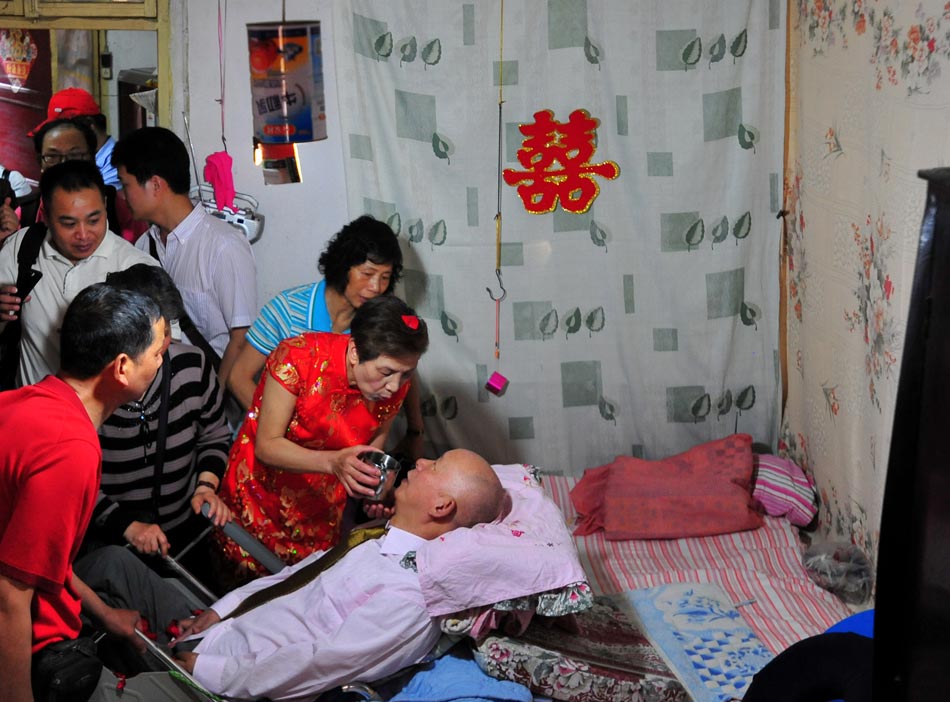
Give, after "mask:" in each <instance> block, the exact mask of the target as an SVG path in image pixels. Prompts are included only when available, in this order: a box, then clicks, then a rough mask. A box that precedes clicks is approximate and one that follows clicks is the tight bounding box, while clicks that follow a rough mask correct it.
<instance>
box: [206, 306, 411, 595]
mask: <svg viewBox="0 0 950 702" xmlns="http://www.w3.org/2000/svg"><path fill="white" fill-rule="evenodd" d="M428 345H429V335H428V331H427V329H426V324H425V322H424V321H422V320H421V319H420V318H419V317H417V316H416V314H415V312H413V310H412V309H410V308H409V307H408V306H407V305H406V304H405V303H404V302H403V301H402V300H400V299H399V298H396V297H393V296H391V295H383V296H381V297H377V298H375V299H372V300H369V301H367V302H366V303H364V304H363V305H362V306H361V307H360V308H359V309H357V310H356V313H355V315H354V317H353V322H352V324H351V327H350V334H349V335H343V334H327V333H322V332H313V333H306V334H301V335H300V336H296V337H293V338H290V339H287V340H285V341H283V342H281V344H280V345H279V346H278V347H277V348H276V349H275V350H274V352H273V353H272V354H271V355H270V356H269V357H268V358H267V364H266V366H265V368H264V373H263V374H262V377H261V380H260V382H259V383H258V385H257V390H256V391H255V393H254V399H253V401H252V403H251V407H250V408H249V410H248V413H247V415H246V417H245V419H244V424H243V425H242V426H241V431H240V433H239V434H238V437H237V440H236V441H235V443H234V446H233V447H232V448H231V454H230V458H229V463H228V469H227V472H226V473H225V476H224V480H223V482H222V484H221V497H222V498H223V499H224V501H225V503H227V505H228V506H229V507H230V508H231V511H232V512H233V513H234V515H235V518H236V519H238V520H239V521H240V523H241V524H242V525H243V526H244V528H245V529H247V530H248V531H249V532H251V534H253V535H254V536H255V537H257V538H258V539H259V540H260V541H261V542H262V543H263V544H264V545H265V546H267V547H268V548H269V549H270V550H271V551H273V552H274V553H275V554H276V555H277V556H278V557H279V558H280V559H281V560H283V561H284V562H286V563H288V564H293V563H296V562H298V561H299V560H301V559H302V558H304V557H306V556H308V555H309V554H311V553H313V552H314V551H320V550H325V549H328V548H330V547H331V546H333V545H334V544H335V543H336V542H337V541H338V540H339V538H340V521H341V517H342V514H343V507H344V505H345V503H346V497H347V495H350V496H352V497H372V496H373V492H374V489H375V488H376V486H377V485H378V484H379V479H380V472H379V470H378V469H377V468H376V467H375V466H371V465H369V464H366V463H363V462H362V461H360V460H359V459H358V458H357V455H358V454H360V453H362V452H363V451H368V450H382V448H383V444H384V443H385V441H386V436H387V434H388V433H389V428H390V426H391V424H392V421H393V418H394V417H395V416H396V415H397V414H398V412H399V408H400V406H401V405H402V402H403V399H404V398H405V396H406V392H407V391H408V389H409V380H410V378H411V377H412V374H413V372H414V371H415V368H416V364H417V363H418V362H419V357H420V356H421V355H422V354H423V353H425V351H426V349H427V348H428ZM215 538H216V540H217V542H218V544H219V545H220V547H221V550H222V551H223V553H224V555H225V556H226V558H227V559H228V560H229V561H231V562H232V563H234V564H235V565H236V566H237V571H238V572H237V573H236V575H237V576H238V579H247V578H249V577H251V578H253V577H257V576H258V575H263V574H266V573H265V572H263V571H262V569H261V566H260V565H259V564H258V563H257V562H256V561H255V560H254V559H253V558H251V557H250V556H248V555H247V553H246V552H245V551H243V550H242V549H241V548H240V547H238V546H237V545H235V544H234V543H233V542H230V541H228V540H227V539H226V538H224V537H221V536H220V534H216V536H215Z"/></svg>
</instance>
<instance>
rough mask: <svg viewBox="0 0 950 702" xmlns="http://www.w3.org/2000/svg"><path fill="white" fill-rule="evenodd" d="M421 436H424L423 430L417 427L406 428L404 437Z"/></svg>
mask: <svg viewBox="0 0 950 702" xmlns="http://www.w3.org/2000/svg"><path fill="white" fill-rule="evenodd" d="M423 434H425V429H423V428H422V427H419V428H418V429H414V428H413V427H406V436H422V435H423Z"/></svg>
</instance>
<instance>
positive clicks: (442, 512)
mask: <svg viewBox="0 0 950 702" xmlns="http://www.w3.org/2000/svg"><path fill="white" fill-rule="evenodd" d="M457 509H458V505H457V504H456V503H455V498H454V497H452V496H451V495H444V494H443V495H439V496H438V497H437V498H436V500H435V501H434V502H433V503H432V506H431V507H430V508H429V516H430V517H432V518H433V519H434V520H437V521H444V520H446V519H451V517H452V516H453V515H454V514H455V512H456V510H457Z"/></svg>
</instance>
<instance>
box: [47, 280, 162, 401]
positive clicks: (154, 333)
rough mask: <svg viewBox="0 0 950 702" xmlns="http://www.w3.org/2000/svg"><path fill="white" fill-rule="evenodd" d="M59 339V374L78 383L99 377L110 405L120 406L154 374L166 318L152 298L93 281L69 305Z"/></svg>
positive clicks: (140, 391) (159, 362)
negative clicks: (106, 392)
mask: <svg viewBox="0 0 950 702" xmlns="http://www.w3.org/2000/svg"><path fill="white" fill-rule="evenodd" d="M59 338H60V349H61V350H60V375H62V376H64V377H69V378H73V379H76V380H81V381H85V380H91V379H94V378H96V377H97V376H101V379H102V380H104V381H106V385H105V387H106V388H108V392H109V394H110V397H108V398H107V400H108V404H114V405H119V404H122V403H124V402H129V401H130V400H133V399H136V398H139V397H141V396H142V395H143V394H144V393H145V391H146V390H147V389H148V386H149V385H150V384H151V382H152V380H153V379H154V378H155V374H156V373H157V372H158V369H159V367H160V366H161V365H162V352H163V351H164V349H165V322H164V320H163V319H162V317H161V312H160V310H159V308H158V305H157V304H156V303H155V301H154V300H152V299H150V298H148V297H146V296H145V295H142V294H141V293H136V292H131V291H129V290H119V289H117V288H114V287H112V286H111V285H109V284H108V283H96V284H95V285H91V286H89V287H88V288H85V289H84V290H82V291H81V292H80V293H79V294H78V295H77V296H76V297H75V299H74V300H73V301H72V302H71V303H70V305H69V307H68V308H67V309H66V315H65V316H64V317H63V324H62V327H61V328H60V337H59ZM111 395H115V396H114V397H112V396H111Z"/></svg>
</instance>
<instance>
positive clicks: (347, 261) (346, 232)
mask: <svg viewBox="0 0 950 702" xmlns="http://www.w3.org/2000/svg"><path fill="white" fill-rule="evenodd" d="M365 261H370V262H372V263H375V264H377V265H380V266H385V265H386V264H390V265H392V267H393V273H392V277H391V278H390V279H389V287H388V288H387V289H386V290H385V291H384V293H383V294H385V293H390V292H392V290H393V287H394V286H395V285H396V281H397V280H399V276H400V275H402V250H401V249H400V248H399V239H397V238H396V235H395V234H394V233H393V230H392V229H390V228H389V225H388V224H386V223H385V222H380V221H379V220H377V219H373V218H372V217H370V216H369V215H363V216H362V217H357V218H356V219H354V220H353V221H352V222H350V223H349V224H347V225H346V226H345V227H343V229H341V230H340V231H339V232H337V233H336V234H335V235H334V236H333V238H332V239H330V242H329V243H328V244H327V248H326V249H324V250H323V253H322V254H320V262H319V266H320V272H321V273H322V274H323V277H324V279H325V280H326V282H327V285H329V286H330V287H331V288H333V289H334V290H336V291H337V292H338V293H340V294H341V295H342V294H343V292H344V291H345V290H346V284H347V281H348V280H349V275H350V269H351V268H352V267H353V266H359V265H360V264H362V263H364V262H365Z"/></svg>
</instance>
